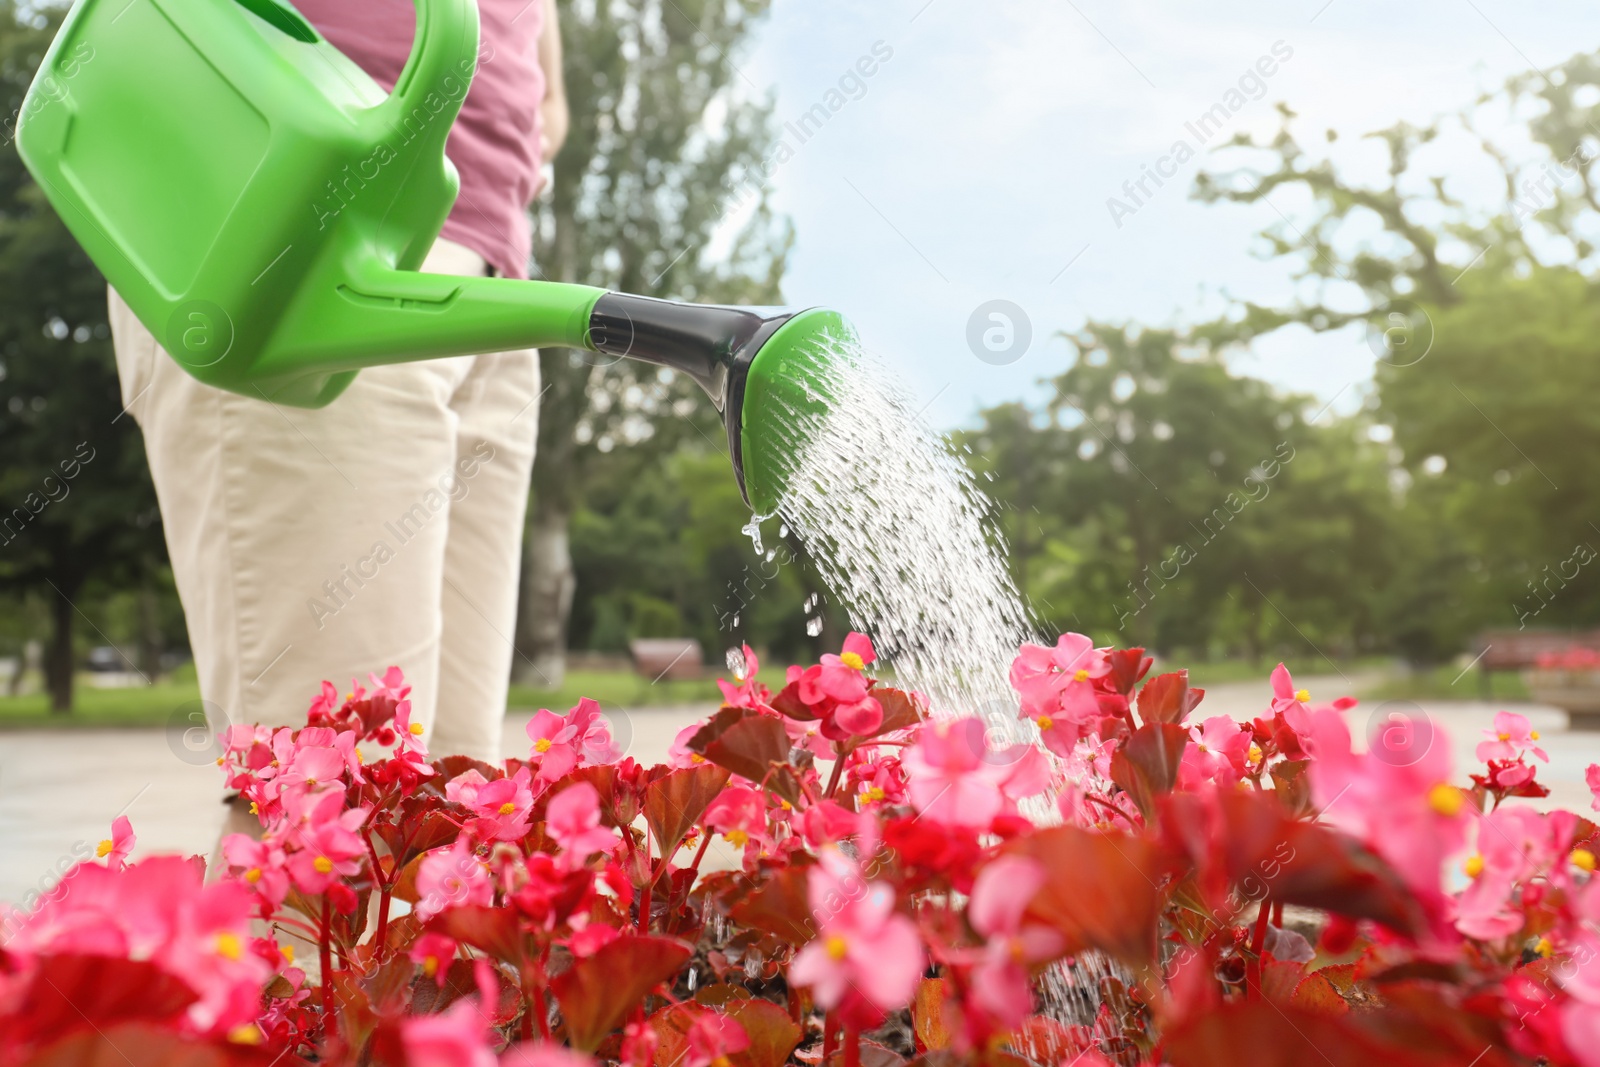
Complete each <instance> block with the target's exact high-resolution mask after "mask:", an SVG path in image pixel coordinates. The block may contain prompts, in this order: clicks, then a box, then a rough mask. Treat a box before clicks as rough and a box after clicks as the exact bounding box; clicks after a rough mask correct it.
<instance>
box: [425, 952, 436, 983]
mask: <svg viewBox="0 0 1600 1067" xmlns="http://www.w3.org/2000/svg"><path fill="white" fill-rule="evenodd" d="M422 973H423V974H425V975H427V976H428V977H429V978H432V977H433V976H434V975H436V974H438V973H439V957H438V956H428V957H426V958H424V959H423V961H422Z"/></svg>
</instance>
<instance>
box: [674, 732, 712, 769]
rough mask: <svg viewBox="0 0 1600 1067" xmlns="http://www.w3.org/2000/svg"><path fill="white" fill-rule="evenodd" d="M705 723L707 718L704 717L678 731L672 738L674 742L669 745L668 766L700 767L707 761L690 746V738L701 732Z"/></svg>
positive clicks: (679, 767) (682, 767)
mask: <svg viewBox="0 0 1600 1067" xmlns="http://www.w3.org/2000/svg"><path fill="white" fill-rule="evenodd" d="M705 724H706V723H705V720H704V719H702V720H700V721H699V722H692V723H690V724H689V725H688V726H685V727H684V728H683V729H681V730H679V731H678V733H677V735H676V736H675V737H673V739H672V744H671V745H669V746H668V747H667V766H669V767H673V768H676V769H678V770H682V769H684V768H686V767H698V766H700V764H702V763H704V762H705V761H706V758H705V757H704V756H702V755H700V753H698V752H695V751H692V750H691V749H690V748H689V739H690V738H692V737H694V735H695V734H697V733H699V732H700V730H701V728H702V727H703V726H705Z"/></svg>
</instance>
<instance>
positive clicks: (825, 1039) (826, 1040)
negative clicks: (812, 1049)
mask: <svg viewBox="0 0 1600 1067" xmlns="http://www.w3.org/2000/svg"><path fill="white" fill-rule="evenodd" d="M838 1032H839V1017H838V1016H837V1015H835V1014H834V1013H833V1012H831V1011H830V1012H828V1013H827V1014H826V1015H824V1016H823V1017H822V1062H823V1063H827V1062H828V1060H829V1059H830V1058H831V1057H832V1056H833V1053H834V1050H835V1049H837V1048H838V1047H839V1046H838V1043H837V1042H835V1041H834V1038H835V1037H836V1036H838Z"/></svg>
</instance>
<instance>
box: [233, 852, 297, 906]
mask: <svg viewBox="0 0 1600 1067" xmlns="http://www.w3.org/2000/svg"><path fill="white" fill-rule="evenodd" d="M222 856H223V858H224V859H226V860H227V861H228V865H229V866H231V867H237V868H239V873H238V874H237V875H236V877H237V878H238V880H239V881H241V882H243V883H244V884H245V885H247V886H249V887H250V888H251V889H252V890H254V891H255V892H257V893H259V894H261V897H262V899H264V900H266V901H267V902H269V903H270V904H271V905H272V906H273V907H277V906H278V905H279V904H282V903H283V898H284V897H286V896H288V895H289V869H288V858H287V857H286V856H285V855H284V853H283V849H282V847H280V846H279V845H278V843H277V842H275V841H272V840H263V841H257V840H256V839H255V838H253V837H251V836H250V835H249V834H229V835H228V836H227V837H225V838H223V839H222Z"/></svg>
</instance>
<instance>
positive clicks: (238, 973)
mask: <svg viewBox="0 0 1600 1067" xmlns="http://www.w3.org/2000/svg"><path fill="white" fill-rule="evenodd" d="M204 873H205V867H204V864H203V863H200V862H198V861H191V860H188V859H182V858H179V857H177V856H155V857H152V858H150V859H147V860H144V861H143V862H140V863H131V864H128V865H127V866H125V867H122V868H120V869H115V870H114V869H112V868H109V867H102V866H100V865H99V864H97V863H80V864H79V865H78V866H77V867H74V868H73V869H72V870H71V871H69V872H68V873H67V875H66V877H65V878H63V879H62V881H61V885H60V888H59V891H58V892H56V893H53V894H51V895H50V896H49V898H47V899H46V900H45V902H44V903H42V904H41V905H40V906H39V907H38V909H37V910H36V911H34V912H33V913H32V914H31V915H28V916H26V917H25V918H24V919H23V920H22V922H21V923H20V925H19V926H18V928H17V930H16V931H15V932H14V933H13V934H12V935H11V937H10V939H9V940H8V941H7V942H6V946H5V948H6V952H7V953H8V954H9V955H10V956H11V957H12V959H13V961H14V962H21V963H22V964H23V965H26V963H27V961H28V960H30V959H31V958H33V957H36V956H42V955H61V954H68V953H78V954H84V955H90V956H110V957H114V958H120V959H131V960H149V961H150V962H151V963H153V964H155V965H156V966H157V967H159V968H161V969H162V970H163V971H165V972H167V973H168V974H171V975H173V976H174V977H176V978H178V979H180V980H181V981H183V982H184V984H185V985H187V986H188V987H189V988H190V989H192V990H193V991H194V993H195V995H196V996H197V997H198V998H199V999H198V1000H197V1001H196V1002H195V1003H194V1004H192V1005H190V1007H189V1009H188V1012H187V1014H186V1025H187V1027H188V1028H189V1029H190V1030H192V1031H195V1032H200V1033H227V1032H228V1031H229V1030H231V1029H233V1028H234V1027H236V1026H240V1025H243V1024H245V1023H248V1022H249V1021H251V1020H252V1019H254V1018H255V1017H256V1015H257V1013H258V1012H259V1010H260V1005H261V986H262V984H263V983H264V982H265V981H266V980H267V978H268V977H269V976H270V974H271V971H272V968H271V966H270V965H269V964H268V963H267V962H266V961H264V960H263V959H262V958H261V957H260V956H258V955H256V954H255V953H254V952H252V951H250V917H251V914H252V912H253V911H254V910H255V908H254V902H253V898H252V896H251V894H250V893H249V892H247V891H246V890H245V888H244V887H243V886H241V885H238V884H237V883H234V882H229V881H222V882H216V883H213V884H210V885H207V884H205V883H204V882H203V878H204Z"/></svg>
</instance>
